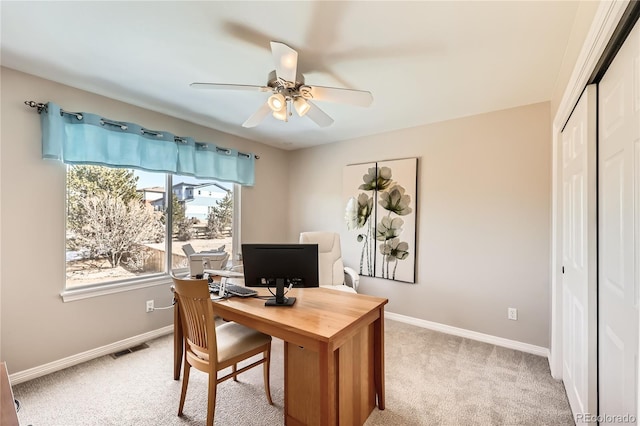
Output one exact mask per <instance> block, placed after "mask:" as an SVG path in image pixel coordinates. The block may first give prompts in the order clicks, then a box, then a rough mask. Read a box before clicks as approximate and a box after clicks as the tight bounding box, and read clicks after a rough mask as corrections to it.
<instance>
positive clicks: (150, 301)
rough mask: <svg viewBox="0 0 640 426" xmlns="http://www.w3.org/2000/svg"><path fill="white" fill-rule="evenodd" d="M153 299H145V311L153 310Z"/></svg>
mask: <svg viewBox="0 0 640 426" xmlns="http://www.w3.org/2000/svg"><path fill="white" fill-rule="evenodd" d="M153 310H154V307H153V300H147V312H153Z"/></svg>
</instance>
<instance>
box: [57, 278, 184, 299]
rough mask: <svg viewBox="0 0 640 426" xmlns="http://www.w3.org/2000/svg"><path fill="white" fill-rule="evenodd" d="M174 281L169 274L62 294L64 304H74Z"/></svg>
mask: <svg viewBox="0 0 640 426" xmlns="http://www.w3.org/2000/svg"><path fill="white" fill-rule="evenodd" d="M172 282H173V281H172V280H171V277H170V276H169V275H167V274H161V275H155V276H153V277H148V278H142V279H136V280H129V281H120V282H117V283H108V284H103V285H96V286H92V287H81V288H72V289H65V290H63V291H62V293H60V296H61V297H62V301H63V302H65V303H66V302H73V301H76V300H82V299H89V298H92V297H98V296H106V295H108V294H115V293H122V292H125V291H131V290H138V289H141V288H146V287H155V286H159V285H166V284H171V283H172Z"/></svg>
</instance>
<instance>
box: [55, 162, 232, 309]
mask: <svg viewBox="0 0 640 426" xmlns="http://www.w3.org/2000/svg"><path fill="white" fill-rule="evenodd" d="M101 167H107V166H101ZM66 173H68V168H67V171H66ZM164 175H165V188H173V177H174V175H173V174H171V173H164ZM212 181H215V180H213V179H212ZM216 182H217V181H216ZM241 187H242V186H241V185H240V184H237V183H234V184H233V185H232V188H231V192H232V196H233V216H232V217H233V219H232V220H233V222H232V236H231V241H232V243H231V245H232V247H231V259H232V261H233V262H234V263H235V262H236V260H240V259H241V255H240V250H239V244H240V241H241V238H240V216H241V215H240V198H241V197H240V191H241ZM66 194H67V186H66V183H65V200H66V196H67V195H66ZM171 196H173V189H172V190H169V191H167V190H166V191H165V194H164V203H165V206H167V217H166V220H165V270H164V271H163V272H157V273H150V274H146V275H143V276H140V277H135V278H128V279H123V280H113V281H106V282H103V283H94V284H87V285H82V286H76V287H71V288H67V278H66V256H65V260H64V262H65V276H64V289H63V290H62V292H60V296H61V297H62V301H63V302H72V301H76V300H82V299H88V298H92V297H99V296H106V295H109V294H116V293H122V292H126V291H132V290H138V289H142V288H147V287H155V286H161V285H167V284H171V283H172V282H173V281H172V279H171V275H172V274H176V275H183V274H185V273H188V269H189V268H188V267H185V268H177V269H173V270H172V269H171V260H172V241H173V240H172V237H173V232H172V229H173V223H172V222H173V214H172V202H171V198H170V197H171ZM66 208H67V203H66V201H65V225H64V228H65V229H64V232H65V238H64V240H65V246H66V216H67V212H66ZM65 254H66V249H65Z"/></svg>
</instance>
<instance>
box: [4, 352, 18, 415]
mask: <svg viewBox="0 0 640 426" xmlns="http://www.w3.org/2000/svg"><path fill="white" fill-rule="evenodd" d="M0 399H1V401H0V413H1V415H0V425H2V426H18V425H19V423H18V413H16V404H15V402H14V399H13V391H12V390H11V383H9V373H8V372H7V366H6V364H5V363H4V362H0Z"/></svg>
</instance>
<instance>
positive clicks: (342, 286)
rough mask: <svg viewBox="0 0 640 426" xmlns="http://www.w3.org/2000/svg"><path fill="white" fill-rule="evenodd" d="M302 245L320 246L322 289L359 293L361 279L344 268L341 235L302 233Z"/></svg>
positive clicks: (319, 260)
mask: <svg viewBox="0 0 640 426" xmlns="http://www.w3.org/2000/svg"><path fill="white" fill-rule="evenodd" d="M300 243H301V244H318V281H319V283H320V287H326V288H331V289H335V290H342V291H347V292H350V293H357V290H358V284H359V282H360V277H359V276H358V273H357V272H356V271H354V270H353V269H351V268H349V267H346V266H344V263H343V262H342V250H341V249H340V234H338V233H336V232H301V233H300Z"/></svg>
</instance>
